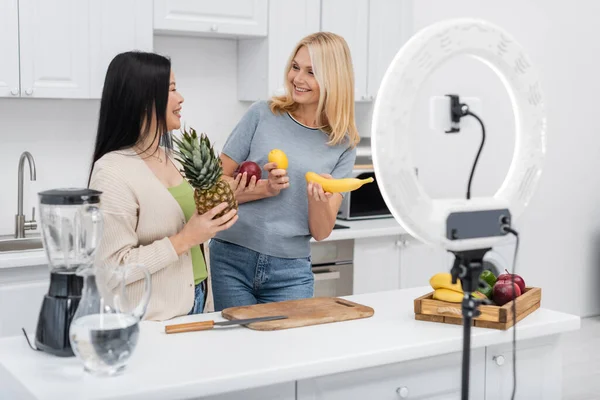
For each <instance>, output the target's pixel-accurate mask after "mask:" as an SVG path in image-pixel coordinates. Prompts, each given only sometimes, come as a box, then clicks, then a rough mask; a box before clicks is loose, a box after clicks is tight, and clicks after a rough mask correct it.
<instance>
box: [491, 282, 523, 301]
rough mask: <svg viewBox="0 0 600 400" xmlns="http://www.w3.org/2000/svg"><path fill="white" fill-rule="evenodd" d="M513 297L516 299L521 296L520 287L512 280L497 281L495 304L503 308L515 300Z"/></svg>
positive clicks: (493, 296) (494, 294)
mask: <svg viewBox="0 0 600 400" xmlns="http://www.w3.org/2000/svg"><path fill="white" fill-rule="evenodd" d="M513 295H514V297H515V298H517V297H519V296H520V295H521V289H520V288H519V285H517V284H516V283H515V284H513V283H512V282H511V280H510V279H508V280H498V281H496V284H495V285H494V293H493V294H492V298H493V299H494V303H496V304H497V305H499V306H503V305H505V304H506V303H508V302H509V301H511V300H512V299H513Z"/></svg>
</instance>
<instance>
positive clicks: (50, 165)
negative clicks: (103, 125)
mask: <svg viewBox="0 0 600 400" xmlns="http://www.w3.org/2000/svg"><path fill="white" fill-rule="evenodd" d="M154 43H155V51H156V52H158V53H161V54H164V55H168V56H169V57H171V60H172V63H173V70H174V72H175V74H176V79H177V85H178V89H179V91H180V92H181V93H182V94H183V96H184V97H185V102H184V104H183V111H182V114H183V118H182V120H183V121H185V122H186V123H187V124H188V125H191V126H193V127H194V128H196V129H197V130H199V131H205V132H206V133H207V134H208V135H209V136H210V137H211V138H212V140H213V141H214V142H215V148H217V150H220V149H221V147H222V145H223V143H224V140H225V139H226V137H227V135H228V134H229V132H230V131H231V129H232V128H233V127H234V126H235V124H236V122H237V121H238V120H239V119H240V118H241V116H242V115H243V113H244V111H245V110H246V108H247V107H248V104H245V103H240V102H238V101H237V100H236V88H237V85H236V51H237V44H236V41H234V40H222V39H200V38H182V37H156V38H155V41H154ZM98 111H99V101H97V100H42V99H0V138H1V142H0V143H1V144H0V187H1V188H2V190H1V191H0V193H1V194H0V235H4V234H12V233H13V232H14V215H15V214H16V211H17V166H18V160H19V156H20V154H21V153H22V152H23V151H25V150H27V151H29V152H30V153H32V155H33V156H34V158H35V162H36V166H37V181H36V182H33V183H29V178H28V169H27V167H26V170H25V172H26V179H25V185H24V193H25V196H24V199H25V211H26V215H27V217H28V218H30V217H31V207H32V206H37V196H36V193H37V192H38V191H40V190H44V189H48V188H56V187H64V186H84V185H86V183H87V176H88V173H89V166H90V160H91V155H92V149H93V145H94V140H95V135H96V126H97V118H98ZM36 214H37V212H36Z"/></svg>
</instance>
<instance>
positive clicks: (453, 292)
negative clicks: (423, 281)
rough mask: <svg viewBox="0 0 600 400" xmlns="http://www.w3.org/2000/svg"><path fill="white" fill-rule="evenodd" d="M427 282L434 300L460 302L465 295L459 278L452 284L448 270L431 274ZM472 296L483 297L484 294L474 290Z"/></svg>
mask: <svg viewBox="0 0 600 400" xmlns="http://www.w3.org/2000/svg"><path fill="white" fill-rule="evenodd" d="M429 284H430V285H431V287H432V288H433V289H434V292H433V298H434V299H436V300H441V301H447V302H449V303H460V302H462V300H463V298H464V297H465V294H464V292H463V289H462V283H461V282H460V279H458V280H457V282H456V283H454V284H453V283H452V275H451V274H450V273H448V272H440V273H437V274H435V275H433V276H432V277H431V278H430V279H429ZM473 297H476V298H484V297H485V296H484V295H483V294H482V293H480V292H474V293H473Z"/></svg>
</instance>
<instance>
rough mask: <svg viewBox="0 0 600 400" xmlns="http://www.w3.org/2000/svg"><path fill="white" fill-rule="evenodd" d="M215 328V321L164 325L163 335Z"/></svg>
mask: <svg viewBox="0 0 600 400" xmlns="http://www.w3.org/2000/svg"><path fill="white" fill-rule="evenodd" d="M214 326H215V321H200V322H188V323H187V324H176V325H166V326H165V333H167V334H169V333H183V332H196V331H207V330H209V329H212V328H213V327H214Z"/></svg>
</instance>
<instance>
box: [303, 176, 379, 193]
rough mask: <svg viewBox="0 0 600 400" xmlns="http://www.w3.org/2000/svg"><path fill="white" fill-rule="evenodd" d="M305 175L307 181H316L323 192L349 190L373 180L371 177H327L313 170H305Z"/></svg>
mask: <svg viewBox="0 0 600 400" xmlns="http://www.w3.org/2000/svg"><path fill="white" fill-rule="evenodd" d="M305 177H306V181H307V182H313V183H318V184H319V185H321V187H322V188H323V190H324V191H325V192H329V193H344V192H351V191H353V190H356V189H358V188H359V187H361V186H362V185H364V184H367V183H371V182H373V178H367V179H357V178H345V179H327V178H324V177H322V176H321V175H319V174H317V173H314V172H307V173H306V175H305Z"/></svg>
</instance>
